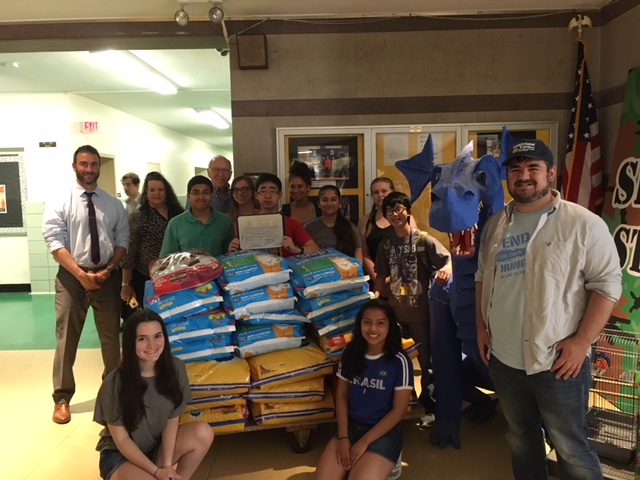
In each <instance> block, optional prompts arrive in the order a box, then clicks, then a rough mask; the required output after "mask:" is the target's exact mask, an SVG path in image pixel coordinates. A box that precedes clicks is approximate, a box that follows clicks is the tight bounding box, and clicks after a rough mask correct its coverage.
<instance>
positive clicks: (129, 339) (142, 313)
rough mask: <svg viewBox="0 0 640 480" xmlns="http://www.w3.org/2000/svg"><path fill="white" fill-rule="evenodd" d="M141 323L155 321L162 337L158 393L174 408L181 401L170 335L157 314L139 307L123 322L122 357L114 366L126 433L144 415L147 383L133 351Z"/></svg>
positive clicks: (157, 366)
mask: <svg viewBox="0 0 640 480" xmlns="http://www.w3.org/2000/svg"><path fill="white" fill-rule="evenodd" d="M143 322H158V323H159V324H160V326H161V328H162V334H163V336H164V350H163V351H162V354H161V355H160V358H159V359H158V361H157V362H156V388H157V389H158V393H160V395H162V396H164V397H167V398H168V399H169V400H171V402H172V403H173V404H174V406H175V407H176V408H177V407H178V406H179V405H180V404H181V403H182V389H181V387H180V384H179V382H178V373H177V372H176V369H175V365H174V364H173V357H172V356H171V349H170V347H169V335H168V333H167V327H166V325H165V324H164V321H163V320H162V318H161V317H160V315H158V314H157V313H155V312H153V311H151V310H149V309H146V308H145V309H144V310H138V311H136V312H135V313H134V314H133V315H131V316H130V317H129V318H127V321H126V322H125V324H124V330H123V333H122V360H121V361H120V366H119V367H118V369H117V375H115V376H114V381H115V379H116V378H119V379H120V391H119V392H118V401H119V403H120V410H121V412H122V423H123V424H124V426H125V428H126V429H127V431H128V432H129V433H132V432H134V431H135V430H136V428H138V425H139V424H140V422H141V421H142V419H143V418H145V416H146V407H145V404H144V393H145V391H146V390H147V383H146V381H145V380H144V378H142V375H141V372H140V361H139V359H138V355H137V354H136V338H137V336H138V325H140V324H141V323H143Z"/></svg>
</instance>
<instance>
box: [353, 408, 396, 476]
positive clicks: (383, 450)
mask: <svg viewBox="0 0 640 480" xmlns="http://www.w3.org/2000/svg"><path fill="white" fill-rule="evenodd" d="M373 427H375V425H367V424H364V423H360V422H356V421H355V420H353V419H352V418H350V419H349V441H350V442H351V444H352V445H353V444H354V443H356V442H357V441H358V440H360V439H361V438H362V437H363V436H364V434H365V433H367V432H368V431H369V430H371V429H372V428H373ZM402 443H403V440H402V424H401V423H399V424H398V425H396V426H395V427H393V428H392V429H391V430H389V431H388V432H387V433H385V434H384V435H383V436H382V437H380V438H378V439H377V440H376V441H374V442H372V443H371V444H370V445H369V447H367V452H372V453H375V454H378V455H380V456H381V457H384V458H386V459H387V460H389V461H390V462H391V463H393V464H394V465H395V463H396V462H397V461H398V458H400V453H402Z"/></svg>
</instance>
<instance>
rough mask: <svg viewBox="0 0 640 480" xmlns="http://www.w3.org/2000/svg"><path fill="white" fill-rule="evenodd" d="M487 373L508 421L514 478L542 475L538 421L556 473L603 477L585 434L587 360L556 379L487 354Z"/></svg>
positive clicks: (584, 479) (583, 479) (579, 479)
mask: <svg viewBox="0 0 640 480" xmlns="http://www.w3.org/2000/svg"><path fill="white" fill-rule="evenodd" d="M489 373H490V375H491V379H492V380H493V384H494V385H495V387H496V392H497V393H498V396H499V397H500V405H501V406H502V411H503V413H504V416H505V418H506V419H507V423H508V426H509V428H508V431H507V441H508V442H509V446H510V447H511V463H512V468H513V474H514V477H515V478H516V480H544V479H546V478H547V462H546V453H545V445H544V434H543V430H542V425H543V423H544V427H545V429H546V430H547V433H548V434H549V437H550V438H551V442H552V443H553V446H554V448H555V449H556V453H557V456H558V467H559V469H560V478H562V479H563V480H564V479H572V480H574V479H575V480H596V479H597V480H601V479H602V467H601V466H600V461H599V460H598V455H597V453H596V451H595V448H594V447H593V445H592V444H591V442H590V441H589V439H588V438H587V408H588V402H589V385H590V383H591V372H590V361H589V358H587V357H585V361H584V364H583V365H582V369H581V370H580V374H579V375H578V376H577V377H576V378H570V379H569V380H562V379H560V380H556V378H555V374H554V373H551V372H549V371H546V372H541V373H536V374H534V375H527V374H526V373H525V371H524V370H517V369H515V368H511V367H508V366H507V365H505V364H504V363H501V362H500V360H498V359H497V358H496V357H495V356H492V357H491V363H490V365H489Z"/></svg>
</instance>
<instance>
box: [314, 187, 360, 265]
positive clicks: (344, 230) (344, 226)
mask: <svg viewBox="0 0 640 480" xmlns="http://www.w3.org/2000/svg"><path fill="white" fill-rule="evenodd" d="M329 191H332V192H335V193H336V194H337V195H338V201H340V199H341V198H342V195H341V194H340V189H339V188H338V187H336V186H335V185H325V186H324V187H322V188H321V189H320V191H319V192H318V200H320V201H322V196H323V195H324V194H325V193H327V192H329ZM352 225H353V224H352V223H351V222H350V221H349V220H347V219H346V218H345V216H344V215H343V214H342V209H341V208H339V209H338V216H337V217H336V224H335V225H334V226H333V233H335V235H336V250H338V251H339V252H342V253H344V254H345V255H349V256H350V257H353V256H354V255H355V254H356V239H355V238H354V237H353V227H352Z"/></svg>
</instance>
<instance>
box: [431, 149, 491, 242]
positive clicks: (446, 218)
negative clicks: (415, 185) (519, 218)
mask: <svg viewBox="0 0 640 480" xmlns="http://www.w3.org/2000/svg"><path fill="white" fill-rule="evenodd" d="M472 152H473V142H471V143H469V144H468V145H467V146H465V147H464V148H463V149H462V152H460V155H458V158H456V160H455V161H454V162H453V163H449V164H445V165H436V166H434V168H433V172H432V174H431V212H430V216H429V222H430V224H431V226H432V227H433V228H435V229H436V230H440V231H441V232H445V233H450V234H456V233H460V232H463V231H465V230H470V229H472V228H474V227H476V226H477V225H478V223H479V222H480V221H481V220H483V219H486V218H488V217H489V216H491V215H493V214H494V213H496V212H497V211H498V210H500V209H501V208H502V207H504V190H503V188H502V177H503V175H502V168H501V167H500V164H499V163H498V160H497V159H496V158H494V157H493V156H492V155H485V156H484V157H482V158H480V159H479V160H476V159H474V158H472V156H471V155H472Z"/></svg>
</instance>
